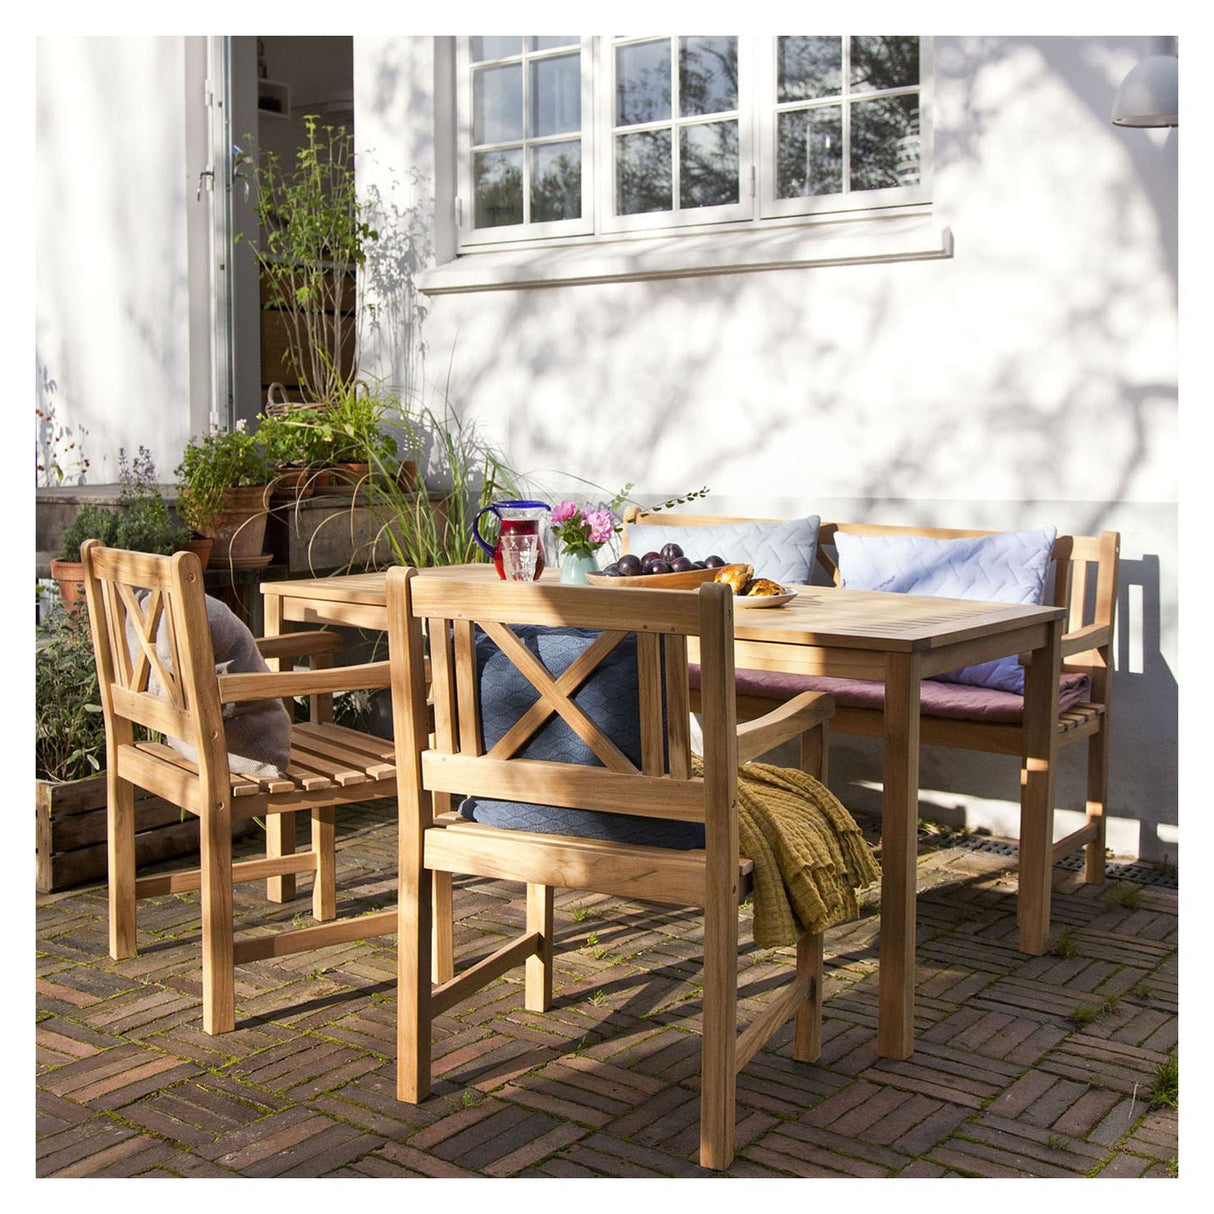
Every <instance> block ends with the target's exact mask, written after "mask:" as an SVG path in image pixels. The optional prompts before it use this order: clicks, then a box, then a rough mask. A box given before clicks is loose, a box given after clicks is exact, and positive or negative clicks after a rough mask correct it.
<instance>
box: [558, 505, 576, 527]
mask: <svg viewBox="0 0 1214 1214" xmlns="http://www.w3.org/2000/svg"><path fill="white" fill-rule="evenodd" d="M577 512H578V509H577V502H561V504H560V505H559V506H556V507H554V508H553V511H552V521H553V522H554V523H563V522H565V521H566V520H567V519H571V518H573V516H574V515H575V514H577Z"/></svg>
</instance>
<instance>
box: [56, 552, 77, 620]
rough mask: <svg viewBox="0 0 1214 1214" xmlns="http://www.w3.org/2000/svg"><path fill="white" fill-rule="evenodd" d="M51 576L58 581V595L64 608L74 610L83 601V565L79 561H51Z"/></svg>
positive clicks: (57, 559)
mask: <svg viewBox="0 0 1214 1214" xmlns="http://www.w3.org/2000/svg"><path fill="white" fill-rule="evenodd" d="M51 577H53V578H54V579H55V581H57V582H58V583H59V597H60V598H62V599H63V606H64V608H65V609H66V610H68V611H71V612H74V611H76V610H77V609H78V608H79V606H80V604H81V603H83V602H84V566H83V565H82V564H81V563H80V562H79V561H61V560H60V559H59V558H58V557H55V558H54V559H53V560H52V561H51Z"/></svg>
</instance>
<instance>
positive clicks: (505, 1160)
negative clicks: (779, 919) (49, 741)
mask: <svg viewBox="0 0 1214 1214" xmlns="http://www.w3.org/2000/svg"><path fill="white" fill-rule="evenodd" d="M393 815H394V806H393V805H392V803H391V802H387V803H385V802H378V803H376V804H374V805H367V806H357V807H353V809H352V810H350V811H346V812H345V813H344V814H343V816H342V821H341V823H340V825H339V877H338V880H339V885H338V888H339V891H341V896H342V905H341V909H342V912H343V913H360V912H364V911H365V912H369V911H372V910H378V909H383V908H385V907H388V906H391V905H392V902H393V901H394V897H395V893H394V872H395V855H396V839H395V826H394V823H393V821H392V819H393ZM256 842H257V841H256V839H255V838H254V839H250V840H248V841H245V842H243V843H241V844H238V845H237V851H238V853H240V854H245V853H246V852H247V853H248V854H252V848H253V847H255V846H256ZM1005 850H1006V849H1005ZM1009 864H1010V861H1009V859H1008V857H1007V855H1006V854H988V853H985V852H983V851H981V850H975V849H973V848H967V847H965V846H959V845H958V840H949V839H947V838H944V839H939V838H932V837H930V836H926V835H925V836H924V838H923V840H922V845H921V854H920V865H919V890H920V894H919V900H918V922H919V946H918V950H917V971H916V1048H915V1052H914V1054H913V1055H912V1056H911V1057H910V1058H909V1059H907V1060H905V1061H902V1062H896V1061H892V1060H889V1059H884V1058H881V1057H879V1056H878V1054H877V1050H876V1025H877V948H876V933H877V916H876V905H877V904H876V897H875V894H870V895H869V896H867V897H866V900H865V903H864V908H863V914H862V916H861V918H860V919H859V920H857V921H856V922H854V923H849V924H845V925H841V926H839V927H837V928H834V929H832V930H831V931H830V932H829V933H828V936H827V971H826V990H825V994H826V1007H825V1015H824V1021H823V1049H822V1056H821V1058H820V1060H819V1061H818V1062H817V1063H815V1064H812V1065H804V1064H801V1063H798V1062H796V1061H794V1060H793V1059H792V1057H791V1050H790V1037H791V1028H790V1026H786V1027H785V1029H784V1030H782V1031H781V1032H780V1033H779V1034H777V1036H776V1037H775V1038H774V1040H773V1041H772V1042H771V1043H770V1044H769V1046H768V1047H767V1048H766V1049H764V1050H762V1051H760V1052H759V1054H757V1055H756V1057H755V1058H754V1059H753V1060H752V1061H751V1063H750V1064H749V1065H748V1066H747V1067H746V1068H745V1069H744V1070H743V1071H742V1072H741V1074H740V1075H739V1078H738V1111H737V1119H738V1131H737V1141H738V1156H737V1159H736V1160H735V1162H734V1164H733V1166H732V1167H731V1169H730V1174H731V1175H733V1176H739V1177H811V1176H834V1177H870V1176H871V1177H894V1176H898V1177H913V1176H914V1177H950V1176H952V1177H966V1176H969V1177H975V1176H976V1177H1062V1176H1100V1177H1168V1176H1176V1175H1177V1174H1178V1162H1177V1149H1178V1148H1177V1119H1176V1113H1175V1110H1174V1109H1172V1108H1169V1107H1167V1106H1163V1107H1151V1099H1152V1091H1153V1090H1154V1089H1155V1087H1156V1083H1157V1079H1158V1076H1159V1073H1160V1069H1161V1068H1163V1067H1165V1066H1167V1065H1168V1064H1169V1062H1170V1060H1171V1058H1172V1055H1173V1053H1174V1051H1175V1049H1176V1043H1177V993H1176V991H1177V936H1178V932H1177V893H1176V891H1175V890H1174V889H1168V888H1158V887H1154V886H1152V885H1149V884H1138V883H1134V882H1133V881H1126V880H1111V881H1108V882H1106V884H1105V885H1104V886H1102V887H1100V886H1085V885H1083V884H1081V883H1080V881H1079V878H1078V876H1077V875H1076V874H1072V873H1069V872H1066V871H1064V870H1063V869H1062V868H1058V869H1056V870H1055V882H1054V885H1055V895H1054V916H1053V922H1054V944H1053V949H1052V951H1051V953H1050V954H1049V955H1047V956H1043V957H1025V956H1023V955H1021V954H1020V953H1019V952H1018V951H1017V949H1016V923H1015V874H1014V870H1013V869H1011V868H1010V867H1009ZM299 885H300V893H299V896H298V897H297V898H296V900H295V901H294V902H292V903H290V904H287V905H282V906H279V905H274V904H270V903H266V902H265V901H264V900H263V898H262V887H261V886H258V885H246V886H241V887H239V888H238V890H237V894H236V904H237V913H238V916H240V922H242V923H243V924H244V925H245V926H246V927H247V928H248V930H250V931H255V930H257V929H258V928H260V929H261V930H266V929H268V927H269V926H270V925H271V924H275V923H278V924H281V923H285V922H289V921H291V920H292V919H295V918H296V917H298V919H299V921H300V922H307V921H309V919H308V912H309V909H310V900H309V893H310V890H309V887H308V880H307V879H306V878H302V879H301V880H300V882H299ZM456 898H457V903H456V905H457V910H458V918H457V940H456V943H457V953H458V956H459V957H460V958H461V959H464V958H466V959H472V960H475V959H476V958H478V957H481V956H484V955H486V954H487V953H488V952H490V951H492V949H493V948H494V947H496V945H497V944H499V943H500V942H501V940H502V938H503V937H504V936H505V935H506V934H507V933H508V932H512V931H513V930H516V929H517V927H518V925H519V924H520V923H521V922H522V917H523V910H522V891H521V889H520V888H518V887H512V886H508V885H506V884H505V883H502V882H492V881H473V880H459V881H457V884H456ZM746 913H747V912H746V911H745V910H744V912H743V914H744V915H745V914H746ZM105 914H106V906H105V889H104V886H102V885H94V886H89V887H86V888H82V889H79V890H73V891H67V892H65V893H60V894H52V895H45V896H41V897H39V899H38V907H37V938H38V975H37V988H38V999H37V1009H38V1013H37V1014H38V1025H37V1054H36V1058H37V1113H38V1121H37V1137H36V1143H37V1166H36V1170H37V1175H38V1176H39V1177H72V1176H75V1177H142V1176H149V1177H173V1176H176V1177H275V1176H292V1177H364V1176H365V1177H412V1176H418V1177H441V1176H455V1177H492V1178H500V1177H546V1176H552V1177H605V1176H614V1177H695V1176H703V1175H706V1173H704V1172H703V1170H702V1169H701V1168H700V1167H699V1166H698V1163H697V1156H698V1118H699V1033H698V1030H699V1023H698V1021H699V1013H700V994H701V988H700V985H699V983H700V968H699V951H698V950H699V932H700V922H699V920H698V919H697V918H696V916H695V915H694V914H693V913H692V912H687V913H682V912H678V911H673V910H671V909H670V908H667V907H659V906H653V905H646V904H641V903H636V902H628V901H625V900H621V899H615V898H607V897H602V896H599V895H583V894H578V893H572V892H569V891H564V892H562V893H560V894H559V895H558V899H557V923H558V947H559V950H560V951H559V954H558V960H557V963H556V974H557V980H556V983H555V990H556V995H555V1004H554V1007H553V1008H552V1010H551V1011H550V1012H549V1013H546V1014H539V1013H533V1012H528V1011H525V1010H523V1008H522V1007H521V1002H522V985H521V972H520V973H518V974H512V975H508V976H507V977H505V978H503V979H500V980H498V981H497V982H495V983H493V984H492V985H491V986H490V987H489V988H487V989H486V990H484V991H482V992H480V993H479V994H477V995H476V996H474V997H473V998H472V999H471V1000H469V1001H468V1002H467V1003H465V1004H463V1005H461V1006H460V1007H458V1008H457V1009H455V1010H454V1012H452V1013H451V1014H448V1015H444V1016H442V1017H440V1018H439V1020H438V1021H437V1024H436V1028H435V1045H434V1059H435V1062H434V1076H435V1082H434V1094H433V1095H432V1096H431V1098H430V1099H429V1100H427V1101H426V1102H425V1103H423V1104H421V1105H419V1106H416V1107H414V1106H410V1105H405V1104H400V1103H398V1102H397V1100H396V1099H395V1062H394V1017H395V1001H394V1000H395V992H394V975H395V948H394V943H395V941H394V938H392V937H381V938H378V939H375V940H371V941H367V942H363V943H357V944H349V945H342V946H337V947H333V948H331V949H327V950H324V951H322V952H319V953H305V954H299V955H297V956H295V957H289V958H284V959H282V960H280V961H278V962H272V961H264V962H257V963H254V964H250V965H245V966H241V967H240V968H239V970H238V974H237V978H238V981H237V1028H236V1031H235V1032H233V1033H230V1034H226V1035H223V1036H219V1037H211V1036H208V1035H207V1034H206V1033H204V1032H203V1031H202V1029H201V1014H200V1005H199V1000H200V996H201V982H200V975H199V971H198V964H199V949H198V905H197V897H196V895H175V896H169V897H163V898H157V899H150V900H148V901H145V902H141V903H140V909H139V948H140V953H139V955H138V956H137V957H134V958H131V959H130V960H126V961H112V960H110V958H109V957H108V955H107V942H106V941H107V936H106V920H105ZM790 965H791V956H790V954H789V952H788V950H760V949H756V948H755V947H754V946H753V943H752V942H751V941H750V939H749V933H748V932H747V931H745V930H744V951H743V955H742V958H741V969H742V978H741V993H742V997H743V1001H744V1002H743V1003H742V1005H741V1008H742V1010H741V1014H742V1015H747V1014H748V1012H753V1010H754V1009H756V1008H757V1007H759V1006H761V1005H762V1003H763V1001H764V1000H765V999H767V998H769V997H770V995H771V992H772V990H773V989H774V988H775V987H776V986H777V985H778V984H779V982H780V981H781V979H782V977H783V976H784V974H785V973H786V972H787V970H788V967H789V966H790Z"/></svg>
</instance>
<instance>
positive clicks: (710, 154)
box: [679, 122, 738, 207]
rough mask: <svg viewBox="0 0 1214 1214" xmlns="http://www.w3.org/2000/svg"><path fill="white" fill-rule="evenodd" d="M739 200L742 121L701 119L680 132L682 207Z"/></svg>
mask: <svg viewBox="0 0 1214 1214" xmlns="http://www.w3.org/2000/svg"><path fill="white" fill-rule="evenodd" d="M737 201H738V124H737V123H736V122H701V123H696V124H695V125H694V126H685V127H682V128H681V129H680V131H679V206H682V207H716V206H724V205H726V204H728V203H732V202H737Z"/></svg>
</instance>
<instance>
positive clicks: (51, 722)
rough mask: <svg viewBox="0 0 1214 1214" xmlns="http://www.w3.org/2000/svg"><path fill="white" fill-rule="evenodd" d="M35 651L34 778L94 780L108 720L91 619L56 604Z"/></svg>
mask: <svg viewBox="0 0 1214 1214" xmlns="http://www.w3.org/2000/svg"><path fill="white" fill-rule="evenodd" d="M36 646H37V655H38V656H37V661H36V662H35V663H34V669H35V691H34V713H35V720H34V739H35V741H34V751H35V768H36V774H37V776H38V778H39V779H43V780H54V781H65V780H79V779H81V778H83V777H84V776H90V775H93V774H95V773H96V772H98V771H100V770H101V766H102V761H103V759H104V757H105V718H104V717H103V715H102V711H101V695H100V691H99V689H98V685H97V665H96V661H95V659H94V657H93V643H92V640H91V639H90V636H89V628H88V617H87V616H86V615H85V613H84V612H83V611H74V612H68V611H64V609H63V607H62V605H61V604H55V605H54V607H52V609H51V611H50V613H49V615H48V617H47V619H46V622H45V623H44V624H42V625H41V626H40V627H39V628H38V630H37V634H36Z"/></svg>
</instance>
